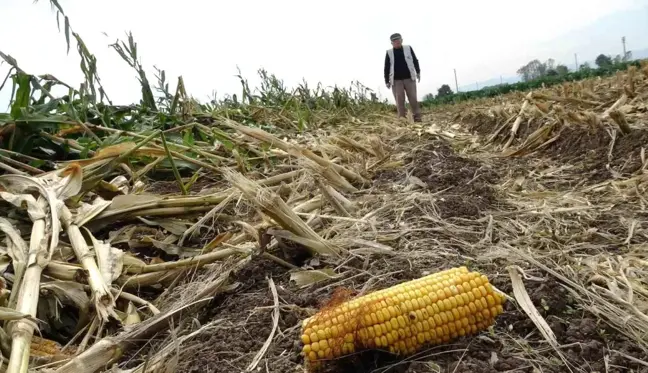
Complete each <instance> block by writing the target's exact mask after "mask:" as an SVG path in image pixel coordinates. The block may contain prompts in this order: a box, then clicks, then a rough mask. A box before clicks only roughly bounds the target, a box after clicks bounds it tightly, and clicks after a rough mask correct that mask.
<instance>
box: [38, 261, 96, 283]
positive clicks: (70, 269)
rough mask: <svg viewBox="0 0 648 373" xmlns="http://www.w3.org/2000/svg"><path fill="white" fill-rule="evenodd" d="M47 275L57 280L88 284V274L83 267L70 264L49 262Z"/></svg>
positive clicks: (46, 269)
mask: <svg viewBox="0 0 648 373" xmlns="http://www.w3.org/2000/svg"><path fill="white" fill-rule="evenodd" d="M44 273H45V275H47V276H51V277H53V278H55V279H57V280H63V281H75V282H80V283H85V282H87V278H88V276H87V274H86V272H85V271H84V270H83V268H82V267H80V266H78V265H74V264H69V263H62V262H54V261H52V262H49V263H48V264H47V267H45V270H44Z"/></svg>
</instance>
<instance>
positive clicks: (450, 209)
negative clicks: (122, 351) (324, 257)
mask: <svg viewBox="0 0 648 373" xmlns="http://www.w3.org/2000/svg"><path fill="white" fill-rule="evenodd" d="M569 136H575V135H570V134H568V133H565V140H564V141H567V139H569ZM592 136H595V137H594V140H593V141H592V143H593V144H595V146H597V147H598V149H599V151H601V150H600V149H602V147H605V146H607V142H606V141H604V140H603V138H602V137H601V138H599V137H596V136H600V135H592ZM647 138H648V137H647ZM583 141H585V140H583ZM639 142H641V140H630V139H627V140H624V139H621V138H620V139H618V142H617V146H618V149H619V150H618V151H619V152H624V151H626V150H624V149H627V152H626V153H625V154H628V153H632V154H634V153H633V152H635V151H636V148H635V146H637V144H638V143H639ZM571 144H572V146H575V147H576V149H586V147H585V145H581V143H580V142H578V141H575V140H574V142H572V143H571ZM632 144H635V145H632ZM556 146H557V147H563V150H560V151H562V152H565V151H566V150H565V149H566V148H564V147H566V146H568V145H567V142H565V143H558V144H556ZM579 147H580V148H579ZM574 152H575V153H578V152H579V150H574ZM557 155H558V153H556V156H557ZM510 162H513V163H515V162H517V163H516V165H517V166H519V167H523V165H521V164H519V162H520V160H519V159H518V160H510ZM404 163H405V166H404V167H403V168H402V169H400V170H396V171H384V172H381V173H379V174H377V175H375V177H374V186H375V187H376V188H377V189H380V188H384V187H387V186H390V187H391V186H393V185H394V184H399V183H400V184H402V183H403V181H404V180H406V178H407V177H408V175H412V176H415V177H417V178H419V179H420V180H421V181H423V182H424V183H425V184H426V186H427V190H428V191H429V192H430V193H438V199H437V201H436V207H437V209H438V212H439V214H440V215H441V217H442V218H464V219H468V220H469V221H474V220H475V219H477V218H479V217H481V216H482V213H483V212H484V211H486V210H488V209H489V208H491V207H492V206H494V205H496V204H500V203H501V202H500V201H498V199H497V195H496V194H495V191H494V190H493V188H492V185H493V184H495V183H496V182H498V179H499V176H498V175H502V176H504V175H503V174H502V173H501V172H500V173H498V172H496V170H494V169H491V168H488V167H486V166H484V165H483V164H481V163H479V162H477V161H475V160H472V159H469V158H467V157H462V156H459V155H458V154H456V153H455V152H454V151H453V150H452V148H451V147H450V145H449V144H448V143H446V142H444V141H440V140H433V139H430V140H429V141H427V142H426V143H425V145H423V146H420V147H417V148H415V149H412V151H411V152H409V154H408V155H407V156H406V157H405V158H404ZM517 166H516V167H517ZM498 168H499V166H498ZM430 226H433V223H432V222H430ZM439 234H441V233H439ZM493 235H494V236H496V235H497V232H494V233H493ZM412 239H413V237H405V238H404V239H403V240H406V241H411V240H412ZM460 239H462V240H465V242H472V241H474V240H475V237H460ZM476 239H479V237H477V238H476ZM405 245H406V242H401V241H399V242H396V243H394V246H395V248H396V249H397V250H402V249H403V248H404V247H406V246H405ZM456 249H457V257H456V258H455V257H447V258H446V259H445V260H444V262H443V263H439V262H435V261H432V260H430V261H428V260H425V259H422V260H415V261H410V260H407V258H406V256H403V257H393V258H392V257H390V258H384V257H378V258H373V257H372V258H370V260H368V261H363V260H360V259H357V258H356V259H352V260H350V261H348V262H346V263H345V264H344V268H345V270H349V271H351V272H353V273H358V274H359V275H358V277H357V278H354V279H353V280H350V281H345V283H344V286H345V287H348V288H350V289H360V288H362V286H363V284H364V283H366V280H367V279H368V276H369V275H371V276H376V275H381V274H383V275H384V274H386V273H392V272H394V274H393V275H391V276H388V277H386V278H385V279H384V280H383V281H382V282H381V283H380V284H378V285H377V287H380V288H384V287H387V286H390V285H393V284H395V283H400V282H403V281H406V280H410V279H413V278H418V277H420V276H422V275H423V274H424V273H429V272H434V271H436V270H437V269H442V268H448V267H452V266H456V265H463V264H465V263H464V262H463V260H464V259H462V258H461V257H460V256H459V255H460V254H461V251H462V250H463V249H462V248H461V247H459V246H458V247H457V248H456ZM276 254H277V255H280V254H281V253H276ZM288 259H289V258H288ZM490 265H491V267H488V268H481V270H483V272H484V273H488V274H489V278H490V279H491V282H492V283H493V285H494V286H496V287H497V288H498V289H500V290H502V291H503V292H505V293H507V294H512V288H511V285H510V280H509V278H508V276H506V275H493V274H495V273H500V272H502V269H501V268H498V267H497V265H498V264H497V263H493V264H490ZM322 266H324V264H322ZM475 269H478V270H480V268H475ZM363 276H364V277H363ZM534 276H536V277H541V276H542V274H541V273H536V274H534ZM267 277H272V278H273V280H274V282H275V284H276V287H277V291H278V295H279V300H280V305H281V308H280V311H281V312H280V319H279V328H278V330H277V333H276V334H275V337H274V339H273V342H272V344H271V345H270V348H269V350H268V351H267V353H266V355H265V357H264V359H262V361H261V362H260V364H259V366H258V368H257V371H260V372H273V373H275V372H277V373H283V372H299V371H302V370H301V369H302V368H301V366H302V364H303V358H302V357H301V356H300V354H299V353H300V350H301V345H300V342H299V334H300V329H301V321H302V320H303V319H304V318H305V317H307V316H308V314H309V309H313V308H319V307H321V306H322V305H323V304H325V303H326V302H327V301H328V300H330V299H331V297H332V295H333V292H334V291H335V290H336V289H335V286H331V287H327V288H326V290H324V291H318V289H323V288H324V287H325V286H328V285H331V284H333V282H334V280H332V281H329V282H325V283H320V284H317V285H316V286H315V287H313V288H306V289H299V288H297V287H296V286H295V285H294V284H292V283H290V282H289V279H290V276H289V274H288V271H287V270H286V269H285V268H283V267H280V266H278V265H277V264H276V263H274V262H272V261H268V260H266V259H263V258H260V257H258V258H256V259H254V261H253V262H252V263H250V264H249V265H248V266H247V267H246V268H245V269H243V270H242V271H241V272H239V273H238V274H237V275H236V280H237V281H239V282H240V283H241V284H242V286H241V287H240V288H239V289H238V290H237V292H236V293H235V294H225V295H221V296H218V297H216V298H215V299H214V300H213V301H212V302H211V304H210V305H209V306H208V307H206V309H205V310H204V312H203V314H202V315H200V317H199V322H200V323H201V324H205V323H207V322H209V321H211V320H217V319H223V320H224V322H223V323H222V324H221V325H222V328H221V329H217V330H215V331H214V332H210V333H205V334H202V335H200V336H199V337H197V338H196V340H194V341H192V342H191V343H189V344H188V345H187V346H186V347H185V348H184V349H183V350H182V351H181V354H180V366H179V367H178V369H177V372H179V373H198V372H201V373H202V372H210V373H219V372H228V373H229V372H242V371H244V370H245V369H246V367H247V366H248V365H249V364H250V362H251V361H252V359H253V357H254V356H255V355H256V354H257V352H258V351H259V350H260V349H261V347H262V346H263V344H264V342H265V341H266V338H267V337H268V335H270V332H271V330H272V312H273V299H272V295H271V293H270V290H269V288H268V281H267ZM525 285H526V287H527V291H528V292H529V295H530V297H531V299H532V300H533V301H534V305H535V306H536V308H537V309H538V310H539V311H540V312H541V314H542V316H543V317H544V318H545V319H546V320H547V322H548V323H549V325H550V327H551V328H552V330H553V331H554V333H555V334H556V337H557V338H558V341H559V343H560V344H561V346H563V347H562V349H561V351H562V352H563V354H564V356H565V357H566V359H567V360H568V362H569V363H570V364H571V365H573V366H574V367H577V368H578V369H580V370H581V371H587V372H599V373H603V372H606V373H627V372H636V373H638V372H644V373H646V372H648V369H646V367H644V366H642V365H639V364H637V363H634V362H631V361H629V360H628V359H626V358H623V357H621V356H620V355H619V354H616V353H612V352H611V351H615V350H616V351H621V352H623V353H626V354H628V355H631V356H635V357H637V358H643V359H646V358H647V356H646V355H645V353H644V352H643V351H641V350H639V349H638V348H637V347H636V345H635V344H634V343H632V342H630V341H628V340H627V339H626V338H625V337H623V336H621V335H620V334H619V333H618V332H616V331H614V330H611V329H610V327H609V326H607V325H605V324H600V323H598V322H597V318H596V317H594V316H593V315H590V314H588V313H586V312H584V311H583V310H581V309H579V308H578V306H577V305H576V302H575V301H574V300H573V299H571V297H570V295H569V293H568V292H567V291H566V290H565V289H564V288H563V287H562V286H561V285H560V284H559V283H557V282H555V281H554V280H551V279H549V278H548V279H547V280H546V281H525ZM493 333H494V334H490V333H489V332H483V333H481V335H480V336H478V337H473V338H464V339H460V340H458V341H454V342H453V343H452V344H448V345H443V346H436V347H431V348H430V349H428V350H426V351H422V352H421V353H420V354H418V355H417V356H416V357H415V359H406V360H403V359H398V358H396V357H394V356H391V355H389V354H387V353H384V352H379V351H364V352H361V353H358V354H356V355H353V356H350V357H346V358H343V359H340V360H336V361H332V362H328V363H326V364H325V365H324V367H323V369H322V370H321V372H328V373H369V372H372V373H432V372H444V373H446V372H447V373H451V372H452V373H491V372H493V373H494V372H528V373H535V372H547V373H562V372H568V370H567V368H565V366H564V364H563V362H562V361H561V360H559V359H558V358H557V355H556V353H555V352H554V351H553V350H552V349H551V347H550V346H549V345H548V344H547V343H546V341H544V338H543V337H542V336H541V335H540V333H539V332H538V329H537V328H536V327H535V325H534V324H533V322H532V321H531V320H530V319H529V318H528V317H527V316H526V314H525V313H524V312H523V311H522V310H521V309H517V308H516V307H515V306H514V305H513V304H512V303H511V302H507V304H506V306H505V313H504V314H503V315H501V316H500V317H499V318H498V319H497V322H496V325H495V326H494V329H493ZM606 356H608V357H609V361H608V365H607V366H606V364H605V359H606Z"/></svg>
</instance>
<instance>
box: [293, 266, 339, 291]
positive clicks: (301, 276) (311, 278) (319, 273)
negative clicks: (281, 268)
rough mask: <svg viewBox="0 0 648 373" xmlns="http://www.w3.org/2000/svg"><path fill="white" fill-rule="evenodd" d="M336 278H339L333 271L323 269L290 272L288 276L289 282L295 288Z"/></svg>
mask: <svg viewBox="0 0 648 373" xmlns="http://www.w3.org/2000/svg"><path fill="white" fill-rule="evenodd" d="M338 277H340V275H338V274H336V273H335V271H333V269H331V268H324V269H313V270H308V271H297V272H292V273H291V274H290V281H295V284H297V286H299V287H302V286H308V285H312V284H316V283H318V282H321V281H325V280H330V279H334V278H338Z"/></svg>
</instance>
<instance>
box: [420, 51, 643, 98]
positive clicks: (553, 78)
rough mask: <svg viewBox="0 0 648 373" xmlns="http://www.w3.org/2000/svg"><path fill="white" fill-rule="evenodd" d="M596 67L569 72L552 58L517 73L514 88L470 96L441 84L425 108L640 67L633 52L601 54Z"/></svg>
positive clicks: (501, 86)
mask: <svg viewBox="0 0 648 373" xmlns="http://www.w3.org/2000/svg"><path fill="white" fill-rule="evenodd" d="M595 64H596V67H591V66H590V65H589V63H587V62H586V63H583V64H581V65H580V66H579V68H578V70H575V71H570V70H569V69H568V68H567V66H565V65H562V64H556V61H555V60H554V59H552V58H550V59H548V60H546V61H544V62H541V61H539V60H537V59H534V60H532V61H529V62H528V63H527V64H525V65H524V66H522V67H520V68H519V69H518V70H517V74H518V75H519V76H520V78H521V81H520V82H518V83H514V84H508V83H504V84H498V85H495V86H488V87H484V88H482V89H479V90H475V91H469V92H458V93H455V92H453V91H452V89H451V88H450V86H449V85H448V84H443V85H442V86H441V87H440V88H439V89H438V90H437V94H436V95H434V94H432V93H429V94H427V95H425V96H424V97H423V101H422V104H423V105H424V106H434V105H442V104H448V103H457V102H462V101H466V100H472V99H476V98H485V97H494V96H498V95H502V94H506V93H509V92H513V91H526V90H529V89H535V88H540V87H542V86H543V85H544V86H551V85H555V84H560V83H563V82H567V81H575V80H582V79H587V78H591V77H596V76H608V75H611V74H613V73H615V72H617V71H619V70H625V69H627V68H628V67H629V66H630V65H635V66H637V67H639V61H633V60H632V52H627V53H626V55H625V56H620V55H617V56H615V57H612V56H608V55H605V54H600V55H599V56H598V57H596V60H595Z"/></svg>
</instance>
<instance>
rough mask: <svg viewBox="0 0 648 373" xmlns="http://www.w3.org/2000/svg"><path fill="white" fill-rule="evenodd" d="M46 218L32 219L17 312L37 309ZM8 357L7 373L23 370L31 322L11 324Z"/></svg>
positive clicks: (32, 311)
mask: <svg viewBox="0 0 648 373" xmlns="http://www.w3.org/2000/svg"><path fill="white" fill-rule="evenodd" d="M45 237H46V236H45V220H44V219H38V220H36V221H34V225H33V227H32V232H31V237H30V241H29V252H30V255H29V259H28V260H27V263H28V264H27V269H26V270H25V275H24V278H23V280H22V283H21V286H20V293H19V297H18V304H17V305H16V311H18V312H20V313H23V314H26V315H30V316H32V317H36V310H37V308H38V298H39V295H40V280H41V274H42V273H43V267H42V265H43V264H44V263H42V262H39V261H42V260H44V258H38V256H39V255H42V253H43V251H46V250H47V249H46V246H45V244H46V243H47V240H46V239H45ZM10 332H11V356H10V358H9V365H8V367H7V373H25V372H27V370H28V368H29V348H30V345H31V339H32V336H33V335H34V324H33V323H32V322H28V321H26V320H18V321H16V322H15V323H14V324H11V327H10Z"/></svg>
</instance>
